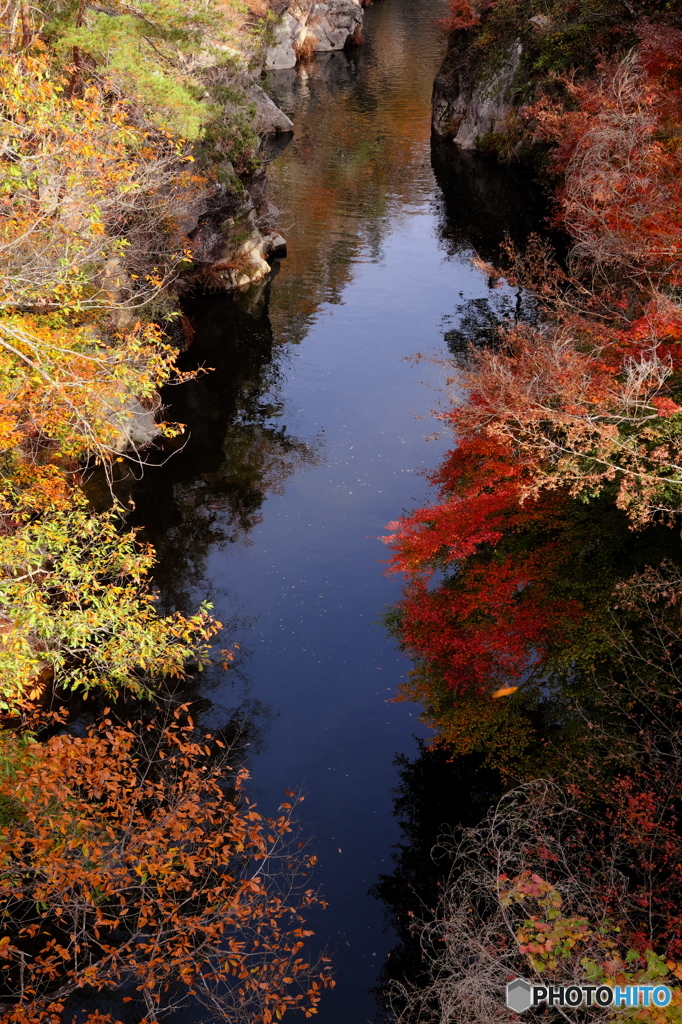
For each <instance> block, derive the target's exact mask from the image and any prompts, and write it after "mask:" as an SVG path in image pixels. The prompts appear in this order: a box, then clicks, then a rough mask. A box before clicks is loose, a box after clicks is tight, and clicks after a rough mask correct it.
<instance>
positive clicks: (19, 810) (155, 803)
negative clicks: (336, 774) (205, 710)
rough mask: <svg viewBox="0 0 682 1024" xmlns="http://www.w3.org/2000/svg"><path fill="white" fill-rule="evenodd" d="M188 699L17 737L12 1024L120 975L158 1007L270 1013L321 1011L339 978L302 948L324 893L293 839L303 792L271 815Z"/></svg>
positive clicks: (2, 849) (8, 858)
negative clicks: (79, 728)
mask: <svg viewBox="0 0 682 1024" xmlns="http://www.w3.org/2000/svg"><path fill="white" fill-rule="evenodd" d="M181 711H182V709H180V710H178V711H176V712H175V720H173V721H170V722H166V723H165V724H162V725H160V726H156V725H154V723H151V724H149V725H147V726H145V727H138V728H137V729H135V728H133V727H131V726H130V725H127V726H123V725H117V724H115V723H114V722H113V721H112V720H111V719H110V718H105V719H104V720H103V721H102V722H101V723H100V724H99V725H98V726H97V727H95V728H92V729H91V730H90V731H89V732H88V734H87V735H86V736H84V737H76V736H71V735H57V736H54V737H53V738H52V739H50V740H48V741H47V742H46V743H44V744H39V745H33V746H30V745H29V747H28V748H25V749H24V751H23V752H22V751H21V750H20V748H19V745H18V741H16V742H15V746H16V748H17V749H16V750H15V752H14V755H15V759H16V762H18V763H17V767H16V770H15V772H14V773H12V774H13V776H14V777H11V778H8V777H4V778H3V779H2V781H1V782H0V800H1V802H2V808H3V813H4V816H5V819H7V817H8V816H9V817H10V819H11V821H10V823H9V824H6V825H4V826H3V827H1V828H0V867H1V868H2V880H1V883H0V908H1V910H2V914H3V920H4V931H5V934H4V937H3V938H2V939H0V961H2V965H3V970H2V980H3V981H4V984H5V986H7V989H8V990H9V992H10V993H11V994H12V995H13V996H14V997H15V998H17V999H18V1000H20V1001H21V1003H22V1006H21V1009H19V1008H18V1007H16V1008H13V1009H9V1010H8V1011H7V1012H6V1013H5V1014H4V1015H3V1016H2V1017H1V1019H2V1021H3V1022H4V1024H15V1022H16V1024H34V1022H36V1024H37V1022H42V1021H45V1022H46V1024H47V1022H48V1021H50V1022H52V1021H53V1020H60V1019H61V1018H60V1012H61V1005H63V1002H64V1000H65V999H66V998H67V997H68V995H69V994H70V993H73V992H75V991H76V990H78V989H80V988H89V989H97V990H112V989H119V988H121V987H123V986H128V990H130V988H131V987H132V988H133V989H134V988H136V989H137V991H138V992H139V993H140V994H141V996H142V997H143V998H144V1001H145V1004H146V1006H147V1009H148V1019H149V1020H153V1019H155V1014H156V1009H157V1008H161V1007H162V1006H165V1007H166V1008H167V1007H168V1005H169V1001H170V1005H173V1006H178V1005H181V1003H183V1002H184V1001H186V998H187V997H188V996H192V997H194V998H195V999H197V1000H198V1001H199V1002H200V1003H202V1004H203V1005H204V1006H206V1007H207V1008H209V1009H210V1010H211V1012H212V1015H213V1016H214V1017H215V1018H216V1019H217V1018H220V1019H221V1020H223V1019H225V1020H229V1021H244V1022H248V1024H269V1022H271V1021H273V1020H275V1019H279V1018H280V1017H281V1016H282V1015H283V1014H284V1012H285V1011H286V1010H288V1009H291V1008H294V1007H296V1008H299V1009H301V1010H303V1011H304V1014H305V1015H306V1016H309V1015H310V1014H311V1013H314V1012H315V1008H316V1006H317V1003H318V1000H319V996H320V991H321V989H322V988H323V987H324V986H328V985H330V984H333V983H332V981H331V979H330V976H329V971H328V967H327V966H326V964H325V963H322V964H320V965H318V966H317V967H315V966H314V965H312V964H311V963H310V962H309V961H308V960H307V959H306V958H305V956H303V955H302V950H303V947H304V940H305V938H306V937H307V936H309V935H311V934H312V932H310V931H309V930H307V929H305V928H304V926H303V917H302V911H304V910H305V908H306V907H310V906H311V905H313V904H314V903H315V902H317V899H316V895H315V893H314V892H313V891H312V890H311V889H309V888H306V886H305V873H306V864H307V863H308V862H309V859H308V860H306V859H305V858H301V857H300V856H299V855H296V854H295V853H293V854H292V851H291V846H292V842H291V838H292V835H293V831H292V830H293V825H292V821H291V813H292V803H291V802H285V803H284V804H282V807H281V809H280V810H281V813H280V814H279V816H278V817H277V818H275V819H266V818H264V817H263V816H262V815H261V814H260V813H259V812H258V811H257V810H256V808H255V806H254V805H253V804H250V803H249V802H248V800H246V798H245V797H244V796H243V795H242V793H241V787H242V785H243V782H244V780H245V778H247V777H248V776H247V773H246V771H244V770H241V771H238V772H236V773H234V772H231V771H230V769H229V768H228V767H227V766H226V765H225V759H224V757H220V756H218V755H220V749H219V748H220V747H223V746H224V745H223V744H222V743H221V742H220V741H217V740H213V739H212V738H211V737H210V736H207V737H198V736H197V734H196V731H195V730H194V727H193V723H192V721H191V719H189V718H187V717H186V716H184V715H182V714H181ZM183 993H184V995H183ZM124 1001H125V1000H124ZM93 1024H94V1022H93Z"/></svg>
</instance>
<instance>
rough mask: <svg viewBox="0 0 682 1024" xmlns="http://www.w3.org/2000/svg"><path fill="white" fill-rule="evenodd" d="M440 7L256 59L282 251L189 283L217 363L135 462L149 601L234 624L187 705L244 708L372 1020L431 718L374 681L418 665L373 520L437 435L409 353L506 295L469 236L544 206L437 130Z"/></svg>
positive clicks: (433, 344)
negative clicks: (270, 271) (383, 882)
mask: <svg viewBox="0 0 682 1024" xmlns="http://www.w3.org/2000/svg"><path fill="white" fill-rule="evenodd" d="M445 6H446V5H445V3H444V2H441V0H381V2H378V3H376V4H375V5H374V6H372V7H370V8H369V9H368V10H367V12H366V14H367V16H366V25H365V35H366V37H367V38H366V43H365V45H363V46H362V47H358V48H355V49H353V50H352V51H349V52H345V53H336V54H329V55H321V56H319V57H318V59H317V60H315V61H313V62H311V63H310V64H307V65H305V66H303V67H300V68H299V69H297V70H296V71H290V72H289V71H286V72H278V73H276V74H271V75H270V77H269V79H268V81H267V83H266V86H267V88H268V90H269V91H270V93H271V95H272V96H273V97H274V99H275V100H276V101H277V102H278V103H279V104H280V105H281V106H282V107H283V109H284V110H285V111H286V112H287V113H288V114H289V115H290V116H291V117H292V119H293V121H294V123H295V126H296V132H295V136H294V139H293V141H292V142H291V143H290V145H289V146H288V147H287V148H286V149H285V150H284V152H282V153H281V154H280V155H279V156H278V157H277V159H276V160H274V162H273V163H272V164H271V166H270V170H269V194H270V196H271V198H272V200H273V201H274V203H275V204H276V206H277V207H278V208H279V210H280V225H281V227H282V229H283V231H284V233H285V234H286V236H287V241H288V248H289V255H288V258H287V259H286V260H283V261H282V262H281V266H279V267H278V268H276V269H277V272H276V275H275V276H274V277H273V280H272V281H271V282H270V283H268V284H267V285H266V286H264V287H260V288H254V289H251V291H250V292H248V293H247V294H246V295H243V296H239V297H237V298H229V297H225V296H221V295H211V296H204V297H202V298H201V299H197V300H196V301H195V302H194V304H193V305H192V307H191V308H190V310H189V312H190V314H191V317H192V321H193V324H194V327H195V330H196V336H195V340H194V343H193V345H192V348H191V349H190V353H189V355H188V357H187V358H188V361H189V363H193V364H195V365H196V364H200V365H204V366H207V367H211V368H213V370H212V372H211V373H209V374H207V375H205V376H203V377H202V378H201V379H199V380H198V381H196V382H195V383H193V384H191V385H188V386H186V387H184V388H178V389H176V390H174V391H173V392H172V394H171V396H170V397H169V398H168V397H167V398H166V401H167V403H169V404H170V408H169V409H168V414H167V415H168V416H169V418H172V419H178V420H181V421H182V422H185V423H186V424H187V425H188V439H187V440H186V443H185V446H184V448H183V449H182V450H181V451H179V452H177V453H176V454H175V455H174V456H173V458H171V459H169V460H168V461H166V462H165V463H164V465H163V466H160V467H159V468H157V469H149V470H147V472H146V475H145V477H144V479H143V480H142V481H141V482H139V483H136V484H135V485H134V486H132V485H131V491H133V492H134V495H135V501H136V506H137V511H136V518H137V520H138V521H139V522H141V523H143V524H144V525H145V527H146V531H147V534H148V536H149V538H150V539H151V540H152V541H153V542H154V543H155V544H156V546H157V548H158V551H159V556H160V564H159V569H158V573H157V577H156V582H157V585H158V587H159V588H160V591H161V594H162V599H163V604H164V606H165V607H166V608H172V607H181V608H188V609H189V608H195V607H196V606H197V604H198V603H199V602H200V601H201V600H203V599H205V598H208V599H210V600H211V601H212V602H213V604H214V606H215V613H216V615H217V617H218V618H219V619H220V620H221V621H222V622H223V623H224V624H225V634H224V637H225V640H224V642H225V643H227V644H231V643H236V644H238V645H239V648H238V651H237V657H236V660H235V662H234V665H233V667H232V668H231V669H230V670H229V671H228V672H227V673H225V672H223V671H221V670H219V669H218V668H217V667H214V668H212V669H210V670H209V671H208V672H207V673H205V674H203V675H202V676H201V677H199V678H198V679H197V683H196V686H197V692H196V694H195V696H196V697H197V699H198V700H199V703H198V705H197V707H198V709H199V711H200V717H201V720H202V722H203V723H204V724H206V725H207V726H210V727H212V728H219V727H220V726H221V725H223V724H225V723H226V722H227V721H228V720H230V719H232V718H235V717H236V718H237V719H239V720H240V721H241V722H242V723H243V726H244V728H245V729H246V730H247V731H248V733H249V737H248V738H249V741H250V744H251V745H250V747H249V763H248V767H249V769H250V771H251V773H252V787H251V793H252V794H253V795H255V797H256V798H257V799H258V802H259V805H260V807H261V808H262V809H264V810H266V811H272V810H274V809H275V808H276V807H277V805H278V803H279V802H280V801H281V799H282V797H283V793H284V790H285V788H287V787H290V788H292V789H300V790H302V791H303V793H304V794H305V796H306V800H305V802H304V803H303V804H302V805H301V808H300V819H301V822H302V825H303V827H304V830H305V833H306V835H307V836H308V838H309V844H310V846H309V848H310V850H311V851H312V852H314V853H316V854H317V856H318V858H319V866H318V869H317V874H316V878H315V881H316V884H318V885H319V886H320V887H321V889H322V892H323V894H324V896H325V898H326V899H327V900H328V902H329V907H328V909H327V910H326V911H324V912H322V911H321V912H320V913H319V914H316V915H315V920H314V927H315V930H316V933H317V934H316V941H318V945H319V946H321V947H327V948H328V950H329V952H330V953H331V955H332V956H333V960H334V964H335V976H336V980H337V987H336V988H335V989H334V990H333V991H332V992H328V993H326V995H325V998H324V1001H323V1004H322V1009H321V1012H320V1014H319V1018H318V1019H319V1020H320V1021H321V1022H323V1024H363V1022H370V1021H374V1020H375V1019H376V1015H377V1009H376V1005H375V1002H374V999H373V997H372V995H371V993H370V989H371V987H372V986H373V985H374V984H375V983H376V978H377V975H378V972H379V970H380V968H381V966H382V963H383V961H384V959H385V957H386V954H387V952H388V951H389V950H390V948H391V946H392V945H393V944H394V941H395V937H394V935H393V934H392V933H391V932H390V930H389V931H385V930H384V918H383V912H382V907H381V904H380V902H379V901H378V900H377V899H375V898H373V897H372V896H371V895H370V894H369V892H368V890H369V888H370V886H371V885H372V884H374V883H375V882H376V880H377V877H378V876H379V874H381V873H382V872H386V871H389V870H390V868H391V853H392V847H393V845H394V844H395V843H396V842H397V840H398V839H399V835H400V833H399V827H398V824H397V822H396V820H395V817H394V815H393V813H392V812H393V789H394V787H395V786H396V784H397V781H398V773H397V768H396V765H395V763H394V761H395V758H396V756H397V755H403V756H406V757H408V758H410V757H413V756H415V755H416V753H417V740H416V738H415V737H417V736H424V735H425V729H424V727H423V726H421V725H420V724H419V722H418V719H419V709H418V708H417V707H414V706H410V705H407V704H395V703H392V702H391V698H392V696H393V695H394V693H395V690H396V685H397V684H398V683H399V682H400V680H401V679H402V678H404V675H405V673H406V672H408V671H409V668H410V665H409V663H408V662H407V661H406V659H405V658H404V657H403V655H402V654H401V653H400V652H398V651H397V650H396V649H395V646H394V643H393V641H392V640H391V639H390V638H389V637H388V636H387V634H386V632H385V630H384V627H383V625H382V623H381V618H382V615H383V614H384V612H385V610H386V608H387V607H389V606H390V605H391V604H392V603H393V602H395V600H396V599H397V598H398V596H399V586H400V583H399V580H398V579H396V578H394V577H389V576H386V575H385V571H384V569H385V567H384V566H383V565H382V559H383V558H384V557H385V549H384V547H383V545H382V544H381V542H380V540H379V539H378V538H379V537H380V536H381V534H382V533H383V532H384V528H385V525H386V523H388V522H389V521H390V520H392V519H395V518H397V517H398V516H399V515H400V514H401V513H402V511H403V510H405V509H410V508H412V507H414V505H415V504H416V503H419V502H423V501H424V500H425V499H426V497H427V494H428V484H427V481H426V479H425V477H424V475H423V471H424V470H428V469H430V468H434V467H435V466H436V465H437V464H438V462H439V460H440V458H441V457H442V455H443V452H444V451H445V450H446V447H447V445H448V440H449V439H448V437H447V436H437V437H432V436H431V435H433V434H434V433H437V430H438V424H437V422H436V421H434V419H433V417H432V410H433V409H434V408H435V407H437V406H438V405H439V403H441V402H442V400H443V376H444V373H443V371H442V369H441V368H440V367H439V366H438V365H437V364H434V363H433V362H430V361H428V360H427V361H419V360H417V361H415V360H414V358H412V357H414V356H415V355H416V354H417V353H422V354H426V355H444V354H446V353H447V348H446V344H447V343H449V344H450V346H451V347H453V346H457V345H460V344H461V341H462V338H465V337H468V336H472V335H473V336H476V335H477V334H479V333H481V332H483V334H484V335H485V332H486V330H487V329H488V327H489V322H490V320H491V319H494V318H495V317H496V316H499V315H501V314H503V313H504V312H505V311H506V310H511V308H512V306H513V302H514V296H513V295H511V294H507V293H505V292H500V291H495V290H492V289H491V288H490V287H489V283H488V280H487V278H486V277H485V275H484V274H482V273H481V271H479V270H477V269H476V268H475V267H474V266H473V265H472V262H471V258H472V256H473V255H475V253H477V252H478V253H480V254H481V255H483V256H484V257H485V258H487V259H494V258H495V256H496V254H497V251H498V247H499V243H500V242H501V241H502V239H503V237H504V234H505V232H509V233H510V234H511V235H512V236H513V237H515V238H516V239H517V240H519V241H521V242H522V241H523V239H524V237H526V235H527V233H528V231H529V230H531V229H532V228H533V227H535V226H536V224H537V223H538V221H537V196H536V194H535V193H534V192H533V190H532V188H531V186H530V185H529V184H528V183H527V182H526V181H524V179H523V177H522V176H521V175H519V174H518V173H515V172H512V171H510V170H505V169H500V168H498V167H496V166H494V165H491V164H489V163H487V162H486V161H485V160H482V159H480V158H479V159H475V158H473V157H467V156H466V155H463V156H462V155H459V156H458V155H457V154H456V153H454V152H448V151H444V150H442V149H440V148H439V149H438V150H437V151H435V152H434V153H433V154H432V151H431V139H430V116H429V115H430V97H431V87H432V82H433V78H434V76H435V73H436V71H437V68H438V65H439V62H440V60H441V58H442V54H443V50H444V39H443V37H442V34H441V32H440V30H439V28H438V26H437V24H436V22H437V19H438V18H439V17H442V15H443V13H444V11H445ZM456 800H457V796H453V801H454V802H456Z"/></svg>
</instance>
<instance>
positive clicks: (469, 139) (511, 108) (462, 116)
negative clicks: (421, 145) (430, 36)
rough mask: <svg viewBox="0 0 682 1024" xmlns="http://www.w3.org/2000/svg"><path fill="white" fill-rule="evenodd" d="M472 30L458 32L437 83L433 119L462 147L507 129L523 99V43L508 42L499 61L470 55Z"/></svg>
mask: <svg viewBox="0 0 682 1024" xmlns="http://www.w3.org/2000/svg"><path fill="white" fill-rule="evenodd" d="M470 42H471V31H466V32H460V33H457V35H456V37H455V38H454V39H453V40H452V41H451V43H450V47H449V51H448V54H447V56H446V58H445V60H444V61H443V65H442V67H441V69H440V71H439V73H438V76H437V77H436V80H435V82H434V87H433V107H432V124H433V130H434V132H435V133H436V134H437V135H439V136H440V137H441V138H446V139H451V140H452V141H453V142H455V143H456V144H457V145H458V146H461V148H462V149H479V148H481V147H483V148H485V143H486V141H488V140H491V139H492V138H494V137H500V136H502V135H504V133H505V132H506V131H507V130H508V128H509V126H510V119H512V118H513V116H514V114H515V112H516V110H517V107H518V101H519V94H520V91H521V89H520V86H521V81H520V77H521V76H520V72H521V68H522V60H521V58H522V54H523V45H522V43H521V41H520V40H519V39H515V40H513V42H511V43H508V44H507V46H506V48H505V50H504V52H503V53H502V54H501V55H500V56H499V59H498V61H497V66H496V67H493V68H485V67H481V66H480V65H478V64H477V63H476V62H475V61H472V60H471V54H470Z"/></svg>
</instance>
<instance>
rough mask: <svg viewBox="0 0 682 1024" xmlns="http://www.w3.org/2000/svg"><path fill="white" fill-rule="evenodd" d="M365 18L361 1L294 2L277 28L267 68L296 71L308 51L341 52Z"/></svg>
mask: <svg viewBox="0 0 682 1024" xmlns="http://www.w3.org/2000/svg"><path fill="white" fill-rule="evenodd" d="M363 16H364V12H363V9H362V5H361V4H360V0H327V2H326V3H316V2H315V0H312V2H311V3H307V2H306V0H294V2H293V3H291V4H290V5H289V8H288V9H287V10H286V11H285V13H284V14H283V15H282V18H281V21H280V22H279V23H278V24H277V25H276V27H275V31H274V42H273V44H272V45H271V46H270V47H269V48H268V50H267V53H266V56H265V69H266V70H267V71H276V70H280V69H282V68H293V67H295V66H296V61H297V60H298V54H299V53H300V52H301V50H305V49H309V50H310V51H311V52H313V51H314V52H317V53H325V52H328V51H330V50H342V49H343V47H344V46H345V45H346V43H347V42H348V40H349V39H350V38H352V37H353V36H354V34H355V32H356V30H357V29H358V27H359V26H360V25H361V24H362V19H363Z"/></svg>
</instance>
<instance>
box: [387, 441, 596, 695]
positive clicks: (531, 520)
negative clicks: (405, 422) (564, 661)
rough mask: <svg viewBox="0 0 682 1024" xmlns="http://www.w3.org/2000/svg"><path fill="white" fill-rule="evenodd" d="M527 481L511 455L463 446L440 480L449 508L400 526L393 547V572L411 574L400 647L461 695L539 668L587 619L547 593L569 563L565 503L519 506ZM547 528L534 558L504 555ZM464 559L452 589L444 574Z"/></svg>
mask: <svg viewBox="0 0 682 1024" xmlns="http://www.w3.org/2000/svg"><path fill="white" fill-rule="evenodd" d="M524 475H525V470H524V467H523V466H522V465H520V464H519V463H518V461H515V460H514V458H513V456H512V452H511V450H510V448H509V447H508V446H507V445H505V444H502V443H499V442H496V441H495V440H494V439H491V438H474V439H472V440H468V441H463V442H461V443H460V445H459V446H458V447H457V448H456V449H455V450H454V451H453V452H451V453H450V454H449V455H448V457H447V458H446V460H445V463H444V465H443V466H442V467H441V469H440V470H439V472H438V473H437V474H436V476H435V478H434V482H436V483H438V484H439V487H440V497H441V500H440V501H439V502H438V503H436V504H434V505H433V506H429V507H427V508H422V509H418V510H417V511H416V512H414V513H413V514H412V515H411V516H407V517H405V518H404V519H402V520H400V521H399V522H398V523H392V524H390V527H392V528H393V529H394V530H395V532H394V533H393V535H392V536H391V537H389V538H387V541H388V543H390V544H391V546H392V547H393V549H394V552H395V554H394V558H393V563H392V565H393V570H394V571H402V572H406V573H407V574H408V576H409V581H408V583H407V584H406V587H405V591H404V598H403V600H402V602H401V605H400V609H401V611H402V613H403V619H402V625H401V639H402V641H403V642H404V644H405V645H406V646H407V647H408V648H409V649H410V650H411V651H413V652H414V653H415V654H416V655H418V656H419V657H420V658H422V659H424V660H426V661H427V662H428V663H429V664H430V665H431V666H433V667H435V668H436V669H437V670H438V671H439V672H440V673H441V674H442V676H443V678H444V680H445V682H446V683H447V685H448V687H449V688H450V689H452V690H453V691H454V692H455V693H464V692H466V691H474V692H477V693H482V692H488V691H489V690H490V689H491V688H494V686H495V685H500V684H502V683H506V682H508V681H510V680H518V679H520V678H521V677H522V676H523V675H524V674H525V673H526V672H527V671H528V668H529V666H530V664H531V663H535V664H537V663H540V662H541V661H542V659H543V657H544V655H545V652H546V650H547V648H548V640H549V638H551V640H552V643H554V642H556V640H557V636H558V635H560V634H561V632H562V630H563V629H564V628H565V626H566V625H567V624H568V623H571V622H574V621H576V619H577V618H578V617H579V616H580V614H581V609H580V607H579V605H578V604H577V602H574V601H559V600H550V595H549V587H550V585H551V583H552V581H553V579H555V578H556V576H557V574H559V573H560V572H561V567H562V565H563V564H564V563H566V562H567V560H569V559H570V557H571V551H570V548H569V547H567V546H566V545H565V544H562V543H559V542H557V541H556V540H554V539H551V531H552V528H553V527H555V526H557V525H559V524H560V523H561V521H562V506H563V497H562V496H561V495H560V494H558V493H553V494H544V495H542V496H541V497H540V498H539V499H538V500H530V501H527V502H526V503H523V504H522V503H521V502H520V484H521V481H522V478H523V477H524ZM538 527H541V528H542V530H543V531H544V532H546V533H547V534H549V535H550V538H549V539H545V540H544V541H539V542H538V544H537V546H536V547H534V549H533V550H517V551H514V552H508V553H502V552H500V551H498V550H496V548H497V545H498V543H499V542H500V541H501V540H502V539H503V538H505V537H509V536H518V537H520V538H521V537H522V535H523V534H524V532H526V531H528V530H533V529H537V528H538ZM463 559H466V560H467V561H466V565H465V566H462V565H460V568H459V572H458V574H456V575H455V576H454V577H453V578H451V579H449V580H447V581H446V582H445V583H444V584H440V585H438V586H436V587H430V586H429V582H430V580H431V577H432V576H433V573H434V572H435V571H436V570H437V569H445V570H447V569H448V567H449V566H450V565H452V563H459V562H460V560H463Z"/></svg>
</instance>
